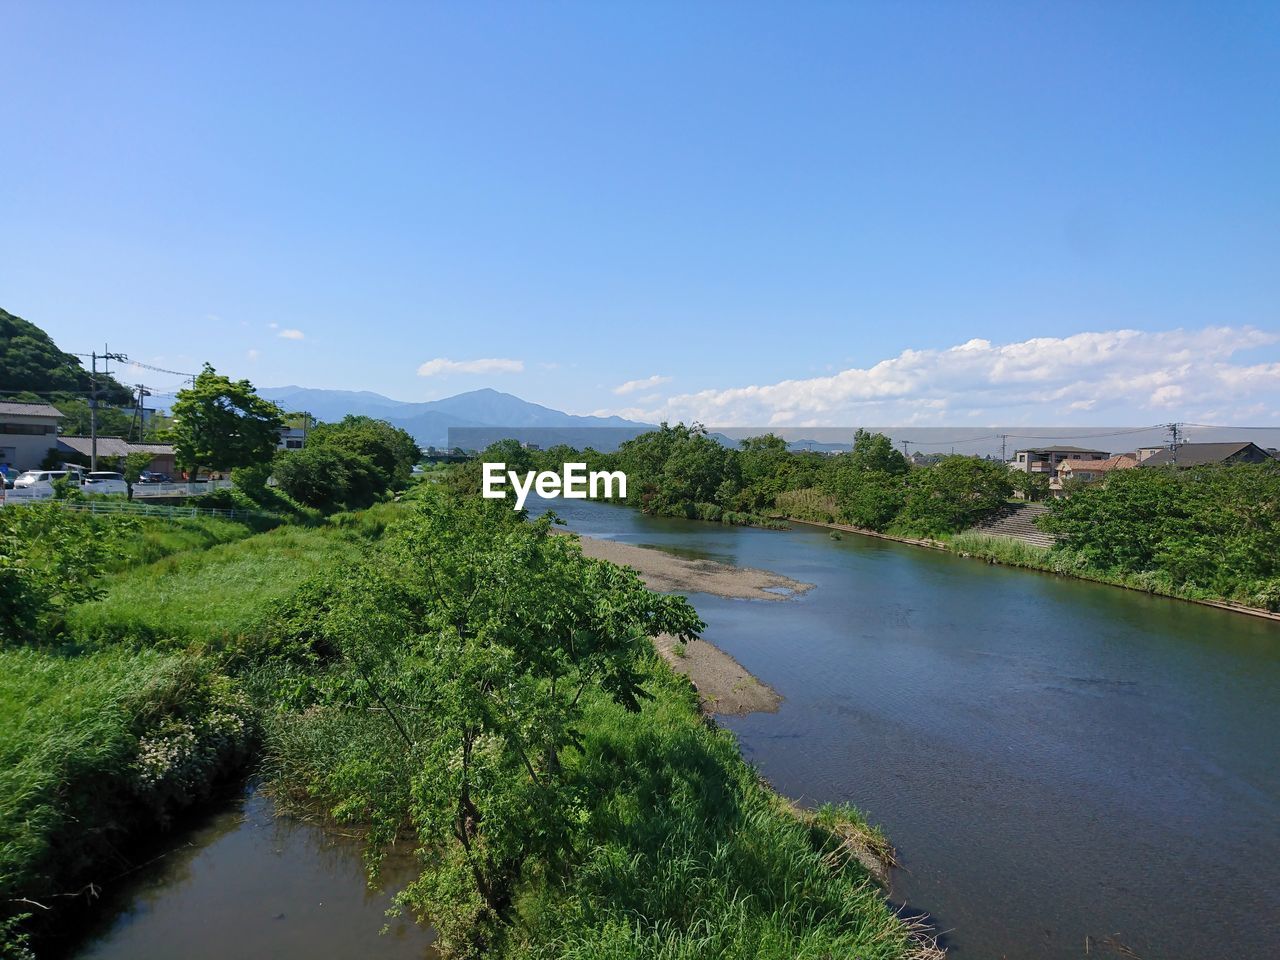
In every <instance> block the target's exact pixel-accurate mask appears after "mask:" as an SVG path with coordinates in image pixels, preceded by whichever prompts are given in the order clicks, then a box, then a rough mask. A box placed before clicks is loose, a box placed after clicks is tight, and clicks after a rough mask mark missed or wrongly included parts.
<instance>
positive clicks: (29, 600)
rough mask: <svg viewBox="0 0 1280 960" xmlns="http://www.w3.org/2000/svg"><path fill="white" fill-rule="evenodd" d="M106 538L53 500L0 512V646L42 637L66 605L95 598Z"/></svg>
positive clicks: (108, 552)
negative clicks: (52, 501)
mask: <svg viewBox="0 0 1280 960" xmlns="http://www.w3.org/2000/svg"><path fill="white" fill-rule="evenodd" d="M111 539H112V538H109V537H105V536H102V535H101V532H100V531H98V530H96V529H95V528H94V524H93V522H92V518H91V517H88V516H85V515H82V514H77V513H72V512H71V511H69V510H64V509H63V508H62V507H60V506H58V505H57V504H54V503H45V504H26V505H24V506H22V507H21V508H13V509H7V510H0V646H8V645H11V644H15V643H26V642H32V641H36V640H40V639H44V638H45V637H46V636H47V635H49V634H51V633H53V632H54V626H55V624H54V621H55V620H56V618H57V617H58V616H59V615H60V614H61V613H62V612H63V611H64V610H65V609H66V608H67V607H69V606H71V605H72V604H75V603H80V602H82V601H84V600H91V599H93V598H94V597H96V596H98V594H99V590H98V587H97V585H96V581H97V579H98V577H100V576H101V574H102V572H103V569H104V565H105V564H106V562H107V560H108V559H109V558H110V557H111V556H112V549H111V547H110V546H109V542H110V541H111Z"/></svg>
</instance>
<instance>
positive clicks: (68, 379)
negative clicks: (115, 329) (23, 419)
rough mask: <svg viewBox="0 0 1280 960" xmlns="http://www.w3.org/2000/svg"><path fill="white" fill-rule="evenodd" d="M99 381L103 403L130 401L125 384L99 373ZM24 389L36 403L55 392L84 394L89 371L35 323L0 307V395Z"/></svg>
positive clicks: (49, 398) (45, 399) (87, 388)
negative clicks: (30, 392)
mask: <svg viewBox="0 0 1280 960" xmlns="http://www.w3.org/2000/svg"><path fill="white" fill-rule="evenodd" d="M99 380H100V383H99V390H100V391H101V396H102V399H103V401H104V402H106V403H115V404H125V403H128V402H129V398H130V396H131V394H130V391H129V388H128V387H125V386H124V385H122V384H120V383H119V382H117V381H116V380H115V379H114V378H111V377H103V376H101V375H99ZM27 391H32V396H31V398H30V399H31V401H32V402H35V403H50V402H53V400H55V399H58V398H52V399H51V397H50V394H51V393H53V392H55V391H56V392H58V393H64V394H68V395H76V394H80V395H85V394H87V393H88V392H89V372H88V371H87V370H85V369H84V367H83V365H81V363H80V360H79V359H78V358H77V357H76V356H74V355H73V354H70V353H65V352H63V351H62V350H59V349H58V347H57V345H56V344H55V343H54V342H53V340H52V339H51V338H50V337H49V335H48V334H47V333H45V332H44V331H43V330H41V329H40V328H39V327H37V326H36V325H35V324H34V323H30V322H29V321H27V320H23V319H22V318H21V317H15V316H14V315H13V314H11V313H9V312H8V311H6V310H0V396H5V395H10V394H23V393H25V392H27ZM64 412H65V411H64Z"/></svg>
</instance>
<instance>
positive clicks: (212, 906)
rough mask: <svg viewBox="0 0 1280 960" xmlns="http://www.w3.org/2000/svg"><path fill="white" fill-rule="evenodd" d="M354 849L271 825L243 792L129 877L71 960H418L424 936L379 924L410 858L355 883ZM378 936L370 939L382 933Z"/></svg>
mask: <svg viewBox="0 0 1280 960" xmlns="http://www.w3.org/2000/svg"><path fill="white" fill-rule="evenodd" d="M360 851H361V845H360V843H359V841H358V840H356V839H355V838H352V837H346V836H342V835H339V834H338V833H336V832H335V831H333V830H331V829H325V828H322V827H320V826H317V825H314V824H311V823H306V822H303V821H300V820H295V819H293V818H290V817H275V816H274V812H273V809H272V804H271V801H270V800H268V799H267V798H266V797H265V796H264V795H263V794H261V793H256V792H251V793H249V794H247V795H246V796H245V797H243V798H242V799H241V800H240V801H239V802H237V803H236V804H235V805H234V808H233V809H231V810H229V811H227V812H225V813H222V814H220V815H218V816H217V817H215V818H213V819H212V820H211V821H210V822H209V823H208V824H207V825H206V826H204V827H202V828H200V829H198V830H197V831H195V833H194V834H193V835H192V836H190V837H189V838H188V843H187V844H186V845H184V846H182V847H180V848H179V849H177V850H175V851H173V852H172V853H170V854H168V855H167V856H165V857H163V858H162V859H160V860H158V861H157V862H156V863H155V864H153V865H152V866H150V867H147V868H145V869H144V870H142V871H139V874H138V875H137V877H136V878H135V879H134V880H133V882H132V883H131V885H130V890H129V892H128V894H127V895H126V896H125V897H124V898H123V904H122V909H121V911H120V912H119V913H117V914H116V915H115V916H114V917H112V918H110V919H108V920H106V921H104V923H103V929H101V930H99V931H98V932H97V933H95V934H93V935H91V936H90V937H89V942H88V943H87V945H86V946H84V947H83V948H82V949H81V950H80V951H79V952H78V953H76V954H75V956H76V957H77V958H78V960H172V958H175V957H182V958H184V960H227V958H232V957H234V958H237V960H321V958H325V960H328V958H332V960H345V958H357V957H376V958H379V960H422V958H425V957H430V956H432V954H433V951H432V950H431V947H430V944H431V940H432V935H431V932H430V931H429V930H427V929H426V928H424V927H420V926H418V925H416V924H414V923H412V922H411V921H407V920H405V919H401V918H396V919H392V920H388V919H387V918H386V917H385V916H384V914H385V912H386V910H387V908H388V907H390V906H391V897H392V893H393V891H394V890H395V889H396V888H397V886H399V885H403V883H404V882H406V881H407V880H408V879H410V878H411V877H412V870H413V864H412V858H411V857H402V858H400V859H399V860H398V861H397V860H393V861H392V862H391V863H390V864H389V869H386V870H384V872H383V874H384V881H385V885H386V887H385V888H384V889H383V890H381V891H371V890H370V889H369V888H368V886H367V885H366V883H365V874H364V865H363V863H362V860H361V855H360ZM388 924H389V928H388V930H387V932H386V933H385V934H380V933H379V931H380V930H381V929H382V928H383V927H384V925H388Z"/></svg>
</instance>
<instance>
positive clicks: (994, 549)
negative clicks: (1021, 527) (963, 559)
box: [945, 533, 1052, 570]
mask: <svg viewBox="0 0 1280 960" xmlns="http://www.w3.org/2000/svg"><path fill="white" fill-rule="evenodd" d="M945 542H946V544H947V546H948V547H949V548H950V549H951V550H953V551H954V552H956V553H960V554H964V555H965V556H970V557H978V558H979V559H982V560H991V561H993V562H995V563H1003V564H1006V565H1007V566H1011V567H1030V568H1031V569H1034V570H1049V569H1052V566H1051V563H1050V558H1049V553H1050V548H1049V547H1042V546H1040V545H1038V544H1034V543H1028V542H1027V541H1025V540H1018V539H1015V538H1014V537H993V536H989V535H988V534H984V533H957V534H955V535H954V536H952V537H948V538H947V539H946V541H945Z"/></svg>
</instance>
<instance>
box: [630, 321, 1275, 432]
mask: <svg viewBox="0 0 1280 960" xmlns="http://www.w3.org/2000/svg"><path fill="white" fill-rule="evenodd" d="M1277 343H1280V334H1276V333H1271V332H1267V331H1263V330H1259V329H1257V328H1254V327H1206V328H1204V329H1201V330H1182V329H1178V330H1169V331H1163V332H1144V331H1139V330H1110V331H1102V332H1096V333H1078V334H1075V335H1073V336H1069V337H1036V338H1034V339H1030V340H1023V341H1020V342H1017V343H1006V344H993V343H991V342H990V341H989V340H976V339H975V340H969V341H967V342H965V343H961V344H958V345H956V346H953V347H949V348H946V349H936V350H904V351H902V352H901V353H900V354H898V355H897V356H896V357H892V358H890V359H887V360H882V361H880V362H879V363H876V364H874V365H872V366H869V367H851V368H849V369H847V370H842V371H840V372H839V373H836V374H832V375H830V376H821V377H812V378H808V379H800V380H782V381H779V382H777V383H769V384H758V385H750V386H744V387H733V388H730V389H724V390H702V391H699V392H697V393H683V394H677V395H675V396H671V397H668V398H667V399H665V400H663V401H659V402H655V403H654V404H650V405H645V406H635V407H631V408H627V409H621V410H617V409H615V410H611V411H610V412H611V413H616V414H618V415H620V416H624V417H630V418H633V419H640V420H647V421H649V422H654V421H658V420H664V419H665V420H671V421H675V420H684V421H686V422H688V421H690V420H700V421H702V422H703V423H707V424H719V425H724V426H731V425H735V424H741V425H761V426H763V425H774V426H846V425H849V424H858V423H875V424H881V425H888V424H897V425H909V424H920V425H924V424H956V423H975V424H977V423H996V422H999V423H1005V424H1016V423H1030V422H1032V421H1036V422H1040V423H1062V424H1083V423H1085V422H1087V421H1091V422H1095V423H1098V422H1104V421H1105V422H1107V423H1112V422H1127V421H1132V422H1134V423H1137V422H1138V421H1140V420H1146V421H1151V422H1157V421H1161V420H1170V419H1195V420H1200V421H1205V422H1219V423H1228V422H1234V423H1237V424H1243V423H1248V422H1259V423H1276V422H1280V402H1278V401H1280V362H1274V360H1271V359H1269V360H1267V361H1266V362H1252V363H1249V362H1233V358H1234V357H1235V356H1236V355H1237V354H1240V353H1244V352H1246V351H1250V350H1257V349H1259V348H1264V347H1269V346H1274V345H1276V344H1277ZM641 382H643V381H641ZM623 386H628V385H627V384H623ZM614 392H615V393H619V392H622V391H621V390H615V391H614Z"/></svg>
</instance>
